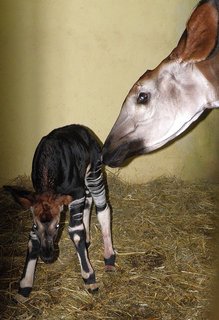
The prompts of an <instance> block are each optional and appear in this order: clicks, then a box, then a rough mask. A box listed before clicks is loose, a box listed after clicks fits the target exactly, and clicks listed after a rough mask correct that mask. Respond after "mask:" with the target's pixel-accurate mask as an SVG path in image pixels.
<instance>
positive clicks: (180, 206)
mask: <svg viewBox="0 0 219 320" xmlns="http://www.w3.org/2000/svg"><path fill="white" fill-rule="evenodd" d="M13 184H15V185H19V186H24V187H26V188H30V187H31V183H30V180H29V178H28V177H18V178H17V179H15V180H14V181H13ZM108 188H109V199H110V203H111V206H112V208H113V242H114V247H115V250H116V252H117V260H116V272H114V273H106V272H104V263H103V257H102V254H103V248H102V239H101V232H100V227H99V224H98V222H97V219H96V216H95V212H94V210H93V214H92V219H91V235H92V238H91V239H92V244H91V247H90V249H89V250H90V251H89V254H90V259H91V262H92V265H93V266H94V269H95V271H96V277H97V281H98V284H99V291H98V293H96V294H93V295H92V294H90V293H88V292H87V291H86V290H85V289H84V286H83V282H82V280H81V275H80V269H79V264H78V259H77V256H76V252H75V249H74V247H73V244H72V242H71V240H70V239H69V237H68V233H67V225H68V218H69V217H68V212H67V213H66V214H65V215H63V217H62V228H61V229H62V230H61V231H62V232H61V234H60V240H59V257H58V259H57V260H56V261H55V262H54V263H53V264H44V263H42V262H41V261H40V260H39V261H38V266H37V271H36V277H35V283H34V287H33V291H32V293H31V295H30V297H29V299H28V300H27V301H25V302H23V303H22V302H19V303H15V302H14V300H13V298H14V296H15V294H16V290H17V286H18V282H19V279H20V276H21V272H22V268H23V264H24V260H25V255H26V247H27V241H28V235H29V230H30V227H31V224H32V218H31V214H30V213H29V211H23V210H22V209H21V208H20V207H19V206H18V205H17V204H15V203H14V202H13V200H12V199H11V197H10V195H8V194H5V193H4V192H3V190H1V193H0V211H1V215H0V254H1V261H0V281H1V283H0V294H1V297H0V310H1V319H66V320H68V319H85V320H88V319H89V320H94V319H124V320H125V319H147V320H161V319H162V320H171V319H173V320H178V319H180V320H181V319H183V320H184V319H185V320H189V319H190V320H193V319H209V317H210V315H209V310H210V309H211V303H212V300H213V297H214V292H215V290H216V289H215V286H214V283H215V282H216V265H217V263H216V262H217V261H216V260H217V259H216V256H217V254H216V253H217V252H216V250H217V247H216V239H217V232H216V231H217V215H218V205H217V195H218V194H219V188H218V186H217V185H211V184H209V183H204V182H193V183H191V182H185V181H182V180H179V179H176V178H175V177H161V178H159V179H156V180H153V181H151V182H149V183H147V184H141V185H138V184H132V185H129V184H126V183H124V182H123V181H121V180H120V179H119V178H118V177H117V176H116V175H112V174H108Z"/></svg>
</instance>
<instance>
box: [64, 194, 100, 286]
mask: <svg viewBox="0 0 219 320" xmlns="http://www.w3.org/2000/svg"><path fill="white" fill-rule="evenodd" d="M84 209H85V197H82V198H80V199H77V200H74V201H73V202H71V203H70V205H69V210H70V224H69V228H68V232H69V235H70V238H71V239H72V241H73V243H74V245H75V248H76V251H77V255H78V259H79V262H80V267H81V274H82V278H83V280H84V283H85V286H86V288H87V289H88V290H89V291H92V292H93V291H96V290H98V287H97V284H96V279H95V273H94V270H93V268H92V266H91V263H90V261H89V258H88V250H87V247H88V243H86V230H85V227H84V223H83V212H84ZM85 211H86V209H85ZM87 216H88V214H87ZM87 216H86V218H85V220H86V224H87V220H88V218H87ZM86 227H87V225H86ZM87 239H88V241H89V236H88V238H87Z"/></svg>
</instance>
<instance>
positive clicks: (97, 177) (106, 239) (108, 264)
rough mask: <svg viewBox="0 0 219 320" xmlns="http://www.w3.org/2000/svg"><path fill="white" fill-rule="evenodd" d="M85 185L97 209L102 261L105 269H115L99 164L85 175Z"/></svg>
mask: <svg viewBox="0 0 219 320" xmlns="http://www.w3.org/2000/svg"><path fill="white" fill-rule="evenodd" d="M86 185H87V187H88V189H89V190H90V192H91V195H92V197H93V199H94V203H95V206H96V209H97V218H98V221H99V223H100V226H101V230H102V235H103V244H104V262H105V269H106V271H114V270H115V252H114V250H113V245H112V230H111V212H110V207H109V205H108V203H107V201H106V191H105V186H104V181H103V175H102V170H101V164H100V165H99V166H98V167H97V168H96V170H93V171H90V172H89V174H88V175H87V177H86Z"/></svg>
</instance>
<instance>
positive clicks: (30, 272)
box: [18, 230, 40, 298]
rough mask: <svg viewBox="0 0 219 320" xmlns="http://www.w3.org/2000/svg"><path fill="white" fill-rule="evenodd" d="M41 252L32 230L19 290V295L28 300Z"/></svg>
mask: <svg viewBox="0 0 219 320" xmlns="http://www.w3.org/2000/svg"><path fill="white" fill-rule="evenodd" d="M39 252H40V243H39V239H38V237H37V235H36V234H35V232H34V231H33V230H31V232H30V236H29V241H28V249H27V256H26V261H25V265H24V269H23V274H22V277H21V281H20V284H19V290H18V293H19V294H20V295H22V296H23V297H26V298H27V297H28V296H29V295H30V293H31V290H32V287H33V281H34V275H35V270H36V264H37V259H38V256H39Z"/></svg>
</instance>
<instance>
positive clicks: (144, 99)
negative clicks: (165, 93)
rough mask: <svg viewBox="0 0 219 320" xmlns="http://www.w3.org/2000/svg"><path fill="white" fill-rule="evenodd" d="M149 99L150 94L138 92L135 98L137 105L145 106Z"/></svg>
mask: <svg viewBox="0 0 219 320" xmlns="http://www.w3.org/2000/svg"><path fill="white" fill-rule="evenodd" d="M150 97H151V94H150V93H149V92H140V93H139V95H138V98H137V104H147V103H148V102H149V100H150Z"/></svg>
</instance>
